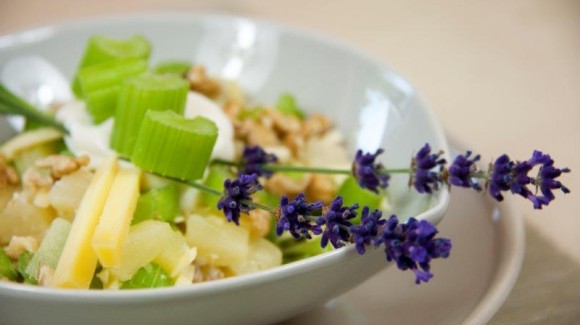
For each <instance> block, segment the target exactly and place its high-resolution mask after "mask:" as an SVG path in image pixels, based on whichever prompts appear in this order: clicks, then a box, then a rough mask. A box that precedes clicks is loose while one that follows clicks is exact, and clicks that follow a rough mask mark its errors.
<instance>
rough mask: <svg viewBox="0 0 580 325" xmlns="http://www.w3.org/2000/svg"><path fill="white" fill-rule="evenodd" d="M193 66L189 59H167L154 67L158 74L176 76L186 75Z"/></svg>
mask: <svg viewBox="0 0 580 325" xmlns="http://www.w3.org/2000/svg"><path fill="white" fill-rule="evenodd" d="M190 68H191V62H188V61H178V60H175V61H165V62H161V63H159V64H157V65H156V66H155V68H153V72H154V73H156V74H172V75H176V76H180V77H181V76H184V75H185V74H186V73H187V71H189V69H190Z"/></svg>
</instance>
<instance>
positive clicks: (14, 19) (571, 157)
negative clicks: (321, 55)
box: [0, 0, 580, 323]
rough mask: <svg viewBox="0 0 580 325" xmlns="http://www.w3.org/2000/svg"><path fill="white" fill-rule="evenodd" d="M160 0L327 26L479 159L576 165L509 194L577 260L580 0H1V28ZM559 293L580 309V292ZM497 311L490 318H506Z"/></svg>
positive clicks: (163, 4) (176, 6) (546, 244)
mask: <svg viewBox="0 0 580 325" xmlns="http://www.w3.org/2000/svg"><path fill="white" fill-rule="evenodd" d="M156 10H164V11H184V10H186V11H210V12H226V13H233V14H240V15H245V16H249V17H256V18H263V19H268V20H274V21H279V22H283V23H287V24H290V25H296V26H300V27H303V28H306V29H310V30H313V31H316V32H320V33H324V34H327V35H330V36H332V37H334V38H336V39H340V40H342V41H344V42H346V43H350V44H352V45H355V46H357V47H360V48H362V49H364V50H365V51H367V52H369V53H370V54H372V55H373V56H375V57H377V58H379V59H380V60H381V61H383V62H385V63H386V64H387V65H388V66H390V67H391V68H392V69H393V70H395V71H397V72H399V73H400V74H401V75H403V76H404V77H405V78H407V79H408V80H409V81H410V82H411V83H412V84H414V85H415V86H416V88H417V89H418V91H419V93H421V94H422V95H423V97H424V99H425V100H426V102H428V103H429V104H430V105H431V106H432V108H433V109H434V111H435V113H436V115H437V116H438V117H439V120H440V121H441V123H442V124H443V126H444V128H445V130H446V131H447V132H448V134H449V136H450V137H451V139H453V141H455V143H458V144H460V145H461V146H464V147H466V148H470V149H473V150H474V151H476V152H479V153H481V154H482V156H483V157H484V162H487V161H490V160H491V159H492V158H495V157H497V156H499V155H500V154H502V153H509V154H510V156H511V157H512V158H514V159H519V160H525V159H528V158H529V157H530V156H531V153H532V151H533V150H534V149H539V150H542V151H545V152H547V153H550V154H551V155H552V157H553V158H555V160H556V166H559V167H564V166H568V167H570V168H571V169H572V170H573V173H572V174H568V175H565V176H564V177H563V182H564V184H566V185H567V186H568V187H569V188H570V189H571V190H572V194H571V195H566V196H564V195H562V194H561V193H558V194H557V199H556V200H555V201H554V202H553V203H551V204H550V206H549V207H547V208H545V209H544V210H543V211H535V210H533V209H532V204H531V203H530V202H528V201H525V200H523V199H518V200H517V203H518V205H519V207H520V208H521V211H522V212H523V214H524V215H525V217H526V223H527V230H528V234H529V235H530V236H531V237H533V238H534V240H535V245H536V246H538V247H539V246H541V247H543V249H544V251H543V253H542V254H558V255H562V258H563V259H565V260H566V263H570V265H573V266H570V267H576V269H575V270H580V267H579V266H578V265H580V249H579V248H580V216H579V213H580V199H578V197H577V195H578V191H579V190H580V177H578V173H579V172H580V168H579V167H580V147H579V144H578V142H579V140H580V1H576V0H558V1H542V0H518V1H497V0H496V1H485V2H484V1H469V0H466V1H448V0H440V1H403V0H401V1H386V0H375V1H370V0H367V1H347V0H320V1H307V0H294V1H278V0H269V1H259V0H246V1H225V0H215V1H211V0H196V1H184V0H181V1H180V0H165V1H154V0H142V1H135V0H125V1H119V0H116V1H113V0H100V1H79V0H77V1H73V0H52V1H46V0H20V1H8V0H0V37H1V35H6V34H8V33H10V32H16V31H19V30H23V29H29V28H33V27H39V26H43V25H47V24H52V23H58V22H59V21H62V20H71V19H81V18H83V17H93V16H98V15H105V14H110V13H126V12H153V11H156ZM528 240H530V238H528ZM538 243H542V244H541V245H540V244H538ZM528 247H529V245H528ZM535 258H538V259H540V261H541V258H542V256H535ZM526 259H527V260H529V259H530V257H529V256H528V255H527V256H526ZM567 265H568V264H567ZM554 269H555V270H557V269H558V267H555V268H554ZM548 270H549V271H548V272H553V271H552V269H548ZM576 274H578V273H576ZM578 278H580V277H578ZM569 283H570V282H569ZM573 283H576V284H577V283H578V279H577V281H576V282H573ZM517 288H518V287H517V286H516V290H515V292H514V293H515V294H518V292H517ZM520 294H521V293H520ZM570 299H571V300H570ZM509 303H510V300H509V299H508V304H509ZM514 303H515V304H517V302H512V305H513V304H514ZM563 303H565V304H567V306H570V307H573V306H577V307H578V308H577V309H580V296H578V295H576V296H571V297H570V298H569V299H568V301H566V302H563ZM561 305H562V304H560V306H561ZM516 307H517V306H516ZM520 307H521V306H520ZM557 307H558V306H556V307H554V308H556V309H557ZM554 308H548V309H547V310H546V311H545V313H544V314H543V316H542V317H544V318H542V317H540V318H537V317H536V319H532V318H530V319H528V320H527V321H525V322H526V323H528V321H529V322H533V321H540V322H542V320H543V321H547V320H550V319H552V320H556V319H558V320H559V321H562V323H564V318H562V319H560V318H550V313H554ZM504 309H505V308H504ZM501 312H502V311H500V314H498V316H502V314H501ZM504 312H505V311H504ZM503 315H504V316H502V317H503V318H501V317H500V318H499V319H496V320H495V321H496V322H498V323H499V322H502V321H505V322H506V323H510V317H511V316H510V315H509V314H508V315H507V316H506V314H503ZM513 317H515V316H513ZM513 317H512V318H511V320H512V321H514V322H516V320H522V319H523V320H525V318H513ZM571 317H573V318H566V319H567V321H566V322H568V321H570V323H574V320H576V323H578V322H580V319H576V318H574V317H580V314H578V313H576V314H574V316H571ZM512 323H513V322H512ZM548 323H554V322H548Z"/></svg>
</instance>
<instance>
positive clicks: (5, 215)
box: [0, 194, 56, 245]
mask: <svg viewBox="0 0 580 325" xmlns="http://www.w3.org/2000/svg"><path fill="white" fill-rule="evenodd" d="M55 217H56V213H55V211H54V209H52V208H48V209H43V208H39V207H37V206H35V205H34V204H32V203H30V202H29V201H28V200H27V199H26V197H25V196H23V195H17V194H15V195H14V197H13V198H12V200H10V201H8V203H7V205H6V207H5V208H4V210H3V211H1V212H0V245H6V244H8V242H10V239H11V238H12V236H32V237H34V238H36V239H38V240H39V241H40V240H42V237H43V236H44V233H45V231H46V230H47V229H48V227H50V223H51V222H52V220H53V219H54V218H55Z"/></svg>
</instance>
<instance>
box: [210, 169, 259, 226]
mask: <svg viewBox="0 0 580 325" xmlns="http://www.w3.org/2000/svg"><path fill="white" fill-rule="evenodd" d="M261 189H262V186H261V185H260V183H258V175H256V174H252V175H246V174H242V175H240V176H239V177H238V178H237V179H235V180H233V181H232V180H229V179H226V181H225V182H224V194H223V196H222V197H221V198H220V200H219V201H218V204H217V208H218V210H223V211H224V214H225V216H226V219H227V220H228V221H229V222H232V221H233V222H234V223H235V224H236V225H239V224H240V213H241V212H246V213H247V212H249V211H250V210H252V209H253V208H254V207H253V206H252V205H251V202H252V197H251V195H252V194H254V193H256V192H257V191H259V190H261Z"/></svg>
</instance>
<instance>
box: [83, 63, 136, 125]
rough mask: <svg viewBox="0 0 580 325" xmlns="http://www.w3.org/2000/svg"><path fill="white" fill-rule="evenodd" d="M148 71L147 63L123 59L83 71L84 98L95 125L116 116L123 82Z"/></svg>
mask: <svg viewBox="0 0 580 325" xmlns="http://www.w3.org/2000/svg"><path fill="white" fill-rule="evenodd" d="M146 70H147V61H145V60H141V59H123V60H117V61H112V62H107V63H103V64H99V65H94V66H90V67H87V68H84V69H81V70H80V71H79V74H78V78H79V83H80V86H81V90H82V96H83V98H84V99H85V100H86V104H87V109H88V111H89V113H90V114H91V116H92V117H93V120H94V121H95V123H100V122H102V121H104V120H105V119H107V118H109V117H111V116H113V115H114V112H115V109H116V106H117V101H118V99H119V93H120V90H121V85H122V84H123V82H124V81H125V80H127V79H129V78H131V77H136V76H138V75H140V74H142V73H144V72H145V71H146Z"/></svg>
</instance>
